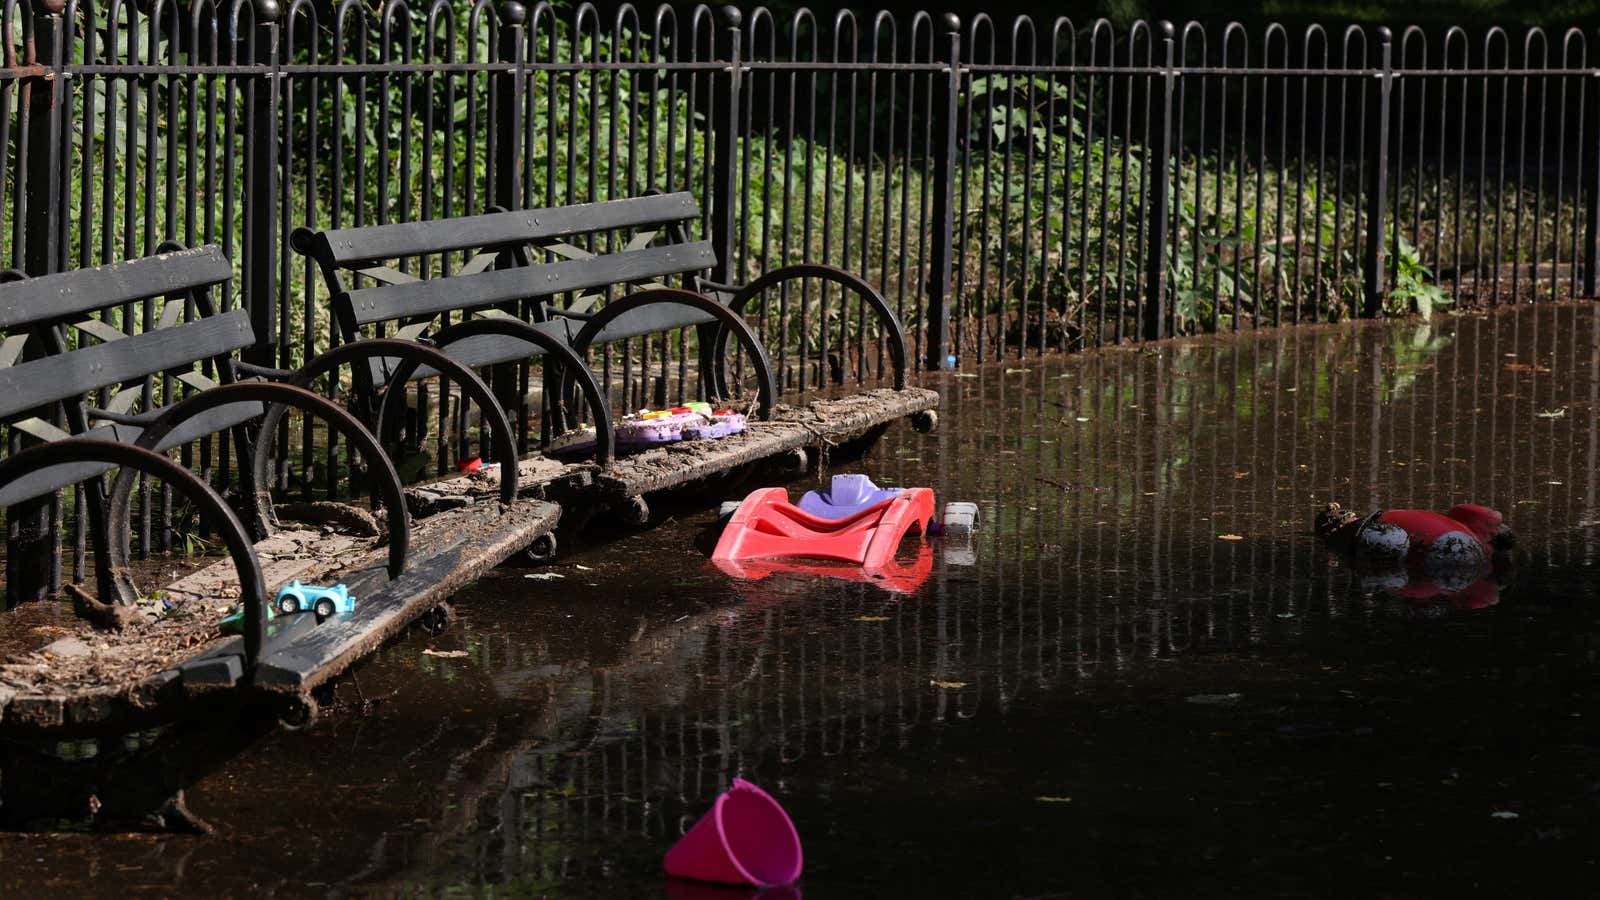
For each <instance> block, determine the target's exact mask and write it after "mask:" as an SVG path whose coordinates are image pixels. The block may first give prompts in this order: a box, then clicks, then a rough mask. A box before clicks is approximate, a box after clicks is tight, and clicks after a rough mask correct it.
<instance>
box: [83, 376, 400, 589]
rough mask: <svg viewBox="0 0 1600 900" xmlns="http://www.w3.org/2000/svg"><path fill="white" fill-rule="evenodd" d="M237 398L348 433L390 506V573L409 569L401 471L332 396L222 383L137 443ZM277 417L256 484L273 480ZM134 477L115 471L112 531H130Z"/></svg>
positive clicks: (259, 457)
mask: <svg viewBox="0 0 1600 900" xmlns="http://www.w3.org/2000/svg"><path fill="white" fill-rule="evenodd" d="M233 403H260V404H263V405H266V406H267V407H268V410H269V412H270V411H271V410H272V409H274V408H283V407H289V406H292V407H295V408H296V409H300V410H303V411H305V412H306V413H308V414H311V415H316V416H319V417H320V418H322V419H323V420H324V421H326V422H328V423H329V424H330V425H332V426H333V427H334V428H336V429H338V431H339V432H340V433H341V434H343V435H344V436H345V438H346V439H347V440H349V441H350V442H351V444H352V445H353V446H355V448H356V449H357V450H359V451H360V452H361V455H362V456H363V457H365V458H366V460H367V464H368V466H369V467H370V469H371V471H372V473H373V475H374V477H375V486H374V493H376V494H378V495H379V497H380V499H381V500H382V502H383V505H384V508H385V509H387V510H388V511H389V566H388V571H389V577H390V578H398V577H400V573H401V572H404V571H405V567H406V553H407V551H408V550H409V549H410V545H411V525H410V519H409V518H408V516H407V515H406V498H405V492H404V491H403V489H402V488H401V486H400V476H399V474H398V473H396V472H395V470H394V463H392V462H390V461H389V457H388V456H387V455H386V454H385V453H384V452H383V449H382V448H381V447H379V446H378V439H377V438H375V437H373V436H372V432H370V431H368V430H367V429H366V428H365V427H364V426H363V425H362V424H361V423H360V422H359V421H357V420H356V417H355V416H352V415H350V413H348V412H346V411H345V410H344V409H342V408H340V407H339V406H338V405H337V404H335V403H333V401H331V400H328V399H327V398H325V397H323V396H321V395H320V394H316V393H313V392H312V391H308V390H306V389H305V388H303V387H297V386H295V385H290V384H282V383H278V382H270V381H241V382H236V383H234V384H224V385H219V386H217V387H214V388H211V389H209V390H205V391H201V392H200V393H198V394H192V395H190V396H189V397H186V398H185V399H183V400H180V401H179V402H177V403H175V404H173V405H172V406H171V407H169V408H168V409H167V410H166V411H165V412H163V413H162V414H161V415H160V416H159V417H158V418H157V419H156V420H155V421H154V422H152V423H150V425H149V426H147V427H146V428H145V429H144V431H143V432H141V433H140V435H139V440H138V443H137V446H138V447H140V448H141V449H146V450H154V448H156V447H158V446H160V444H161V441H162V440H163V439H164V438H165V437H166V436H167V435H168V434H170V433H171V432H172V430H173V429H174V428H176V427H177V426H179V425H181V424H182V423H183V422H185V421H187V420H189V419H191V418H193V417H194V416H197V415H200V414H202V413H205V412H207V411H209V410H213V409H216V408H218V407H222V406H227V405H229V404H233ZM277 418H281V414H280V416H279V417H273V416H270V415H269V416H266V417H264V418H263V420H262V422H263V424H262V432H263V435H262V437H261V440H262V441H263V442H264V443H263V444H262V445H259V446H257V447H256V452H255V454H254V463H253V465H254V467H255V470H256V471H255V480H256V483H257V484H258V485H267V484H269V483H270V481H269V479H267V477H266V475H265V469H266V467H267V465H268V461H269V460H270V459H271V453H270V452H268V451H270V449H271V442H272V440H273V437H272V434H274V433H275V432H276V431H277V428H276V422H277ZM132 493H133V477H132V475H131V473H129V472H127V471H126V470H124V471H122V472H119V473H118V474H117V480H116V484H115V485H114V486H113V488H112V491H111V498H110V516H111V518H110V521H109V523H108V527H109V528H110V529H111V533H112V534H114V535H116V534H122V535H126V533H127V528H126V526H127V521H128V514H129V509H130V507H131V505H132V500H133V495H132ZM262 496H263V494H261V493H258V494H256V498H257V503H258V504H259V503H260V502H261V497H262ZM270 509H271V501H270V496H269V497H268V499H267V510H268V511H269V512H270ZM117 545H118V548H119V549H114V550H113V553H119V552H124V551H125V549H126V538H125V537H124V539H123V540H121V541H118V542H117ZM123 562H125V558H124V559H122V560H118V559H113V564H114V565H113V571H125V566H122V565H120V563H123Z"/></svg>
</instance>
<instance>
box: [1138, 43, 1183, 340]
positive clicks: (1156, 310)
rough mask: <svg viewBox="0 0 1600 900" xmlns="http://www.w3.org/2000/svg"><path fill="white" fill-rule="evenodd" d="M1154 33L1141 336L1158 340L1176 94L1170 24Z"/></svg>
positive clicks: (1162, 317)
mask: <svg viewBox="0 0 1600 900" xmlns="http://www.w3.org/2000/svg"><path fill="white" fill-rule="evenodd" d="M1156 30H1157V31H1158V32H1159V33H1160V35H1161V86H1160V88H1159V90H1160V95H1159V96H1158V97H1157V98H1156V102H1155V103H1154V104H1152V105H1151V107H1150V131H1151V134H1152V139H1151V146H1150V153H1151V156H1150V161H1149V163H1148V165H1149V166H1150V169H1151V172H1152V174H1151V179H1150V220H1149V222H1147V223H1146V225H1145V229H1146V233H1147V234H1148V235H1149V236H1150V237H1149V240H1148V242H1147V243H1146V244H1145V261H1144V264H1145V279H1144V285H1145V297H1144V337H1145V340H1150V341H1154V340H1159V339H1161V338H1163V337H1165V336H1166V329H1165V327H1164V326H1165V324H1166V320H1167V319H1166V299H1167V240H1168V238H1169V237H1170V234H1169V230H1168V229H1169V226H1170V225H1171V224H1172V190H1171V187H1172V98H1173V95H1174V94H1175V93H1176V91H1177V86H1178V74H1177V70H1176V69H1175V68H1174V57H1173V40H1172V39H1173V35H1174V34H1175V33H1176V30H1175V29H1174V28H1173V27H1172V23H1171V22H1166V21H1163V22H1161V23H1160V24H1159V25H1158V26H1157V27H1156Z"/></svg>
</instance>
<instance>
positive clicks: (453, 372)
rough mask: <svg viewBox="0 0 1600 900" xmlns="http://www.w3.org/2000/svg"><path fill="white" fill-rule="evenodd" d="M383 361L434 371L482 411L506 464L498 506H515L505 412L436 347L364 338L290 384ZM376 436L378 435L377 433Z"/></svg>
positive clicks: (512, 441)
mask: <svg viewBox="0 0 1600 900" xmlns="http://www.w3.org/2000/svg"><path fill="white" fill-rule="evenodd" d="M385 357H393V358H396V359H399V360H400V361H401V365H402V366H406V365H411V366H412V368H411V371H415V370H416V367H417V366H428V367H429V368H431V369H434V370H436V371H438V372H439V373H440V374H442V375H443V376H444V377H445V378H447V379H448V380H450V381H453V382H455V384H456V385H457V386H458V387H460V388H461V391H462V393H464V394H466V395H467V396H468V397H469V398H471V399H472V400H473V401H474V402H475V403H477V404H478V408H479V409H480V410H482V411H483V415H484V418H485V419H487V420H488V422H489V432H490V435H491V437H492V439H493V440H494V448H495V455H496V456H497V457H499V458H501V459H504V460H505V461H506V462H505V464H503V465H501V466H500V502H501V503H505V504H507V505H509V504H511V503H513V502H515V501H516V499H517V475H518V472H517V465H516V460H517V436H516V434H515V432H513V431H512V430H511V422H510V420H508V419H507V418H506V413H505V410H503V409H501V408H500V404H499V403H498V402H497V401H496V400H495V398H494V394H493V393H492V392H491V391H490V390H489V386H488V385H486V384H484V383H483V379H481V378H479V377H478V375H477V373H475V372H473V371H472V370H471V369H469V368H467V367H466V366H463V365H462V364H461V363H459V362H457V361H456V360H454V359H452V358H451V357H449V356H447V355H445V354H444V353H443V352H442V351H440V350H439V349H438V348H437V347H432V346H429V345H427V344H421V343H418V342H416V341H405V340H400V339H398V338H368V339H366V340H361V341H352V342H350V343H348V344H341V345H339V346H337V347H334V348H333V349H331V350H328V351H327V352H325V353H323V354H321V355H320V356H318V357H316V358H315V359H313V360H311V361H310V362H308V363H306V364H305V365H304V366H302V367H301V368H300V370H299V371H297V372H295V375H294V383H295V384H302V385H309V384H311V383H312V382H314V381H316V380H317V379H318V378H321V377H322V376H323V375H326V374H328V373H330V372H336V371H338V370H339V369H340V368H341V367H343V366H345V365H347V364H352V363H357V362H362V363H364V362H365V361H366V360H369V359H381V358H385ZM389 384H390V386H391V388H392V387H396V386H402V385H404V382H401V381H397V380H396V379H395V378H392V377H391V378H390V380H389ZM388 393H392V390H391V391H389V392H386V394H385V396H384V404H383V406H380V411H379V413H378V418H379V422H377V423H376V425H377V428H378V429H382V428H383V427H384V424H383V421H382V419H383V415H384V414H383V412H382V409H383V408H384V407H386V406H387V405H388V404H389V403H390V402H391V400H390V397H389V396H388ZM278 415H282V413H281V412H279V413H278ZM267 418H268V420H269V421H271V422H273V423H274V424H275V422H276V420H275V419H274V417H273V410H268V411H267ZM262 427H266V423H263V426H262ZM377 433H380V434H381V430H380V431H378V432H377Z"/></svg>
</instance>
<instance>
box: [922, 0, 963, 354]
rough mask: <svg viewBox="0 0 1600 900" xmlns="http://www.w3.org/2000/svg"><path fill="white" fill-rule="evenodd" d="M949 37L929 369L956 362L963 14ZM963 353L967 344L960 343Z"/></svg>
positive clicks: (948, 28)
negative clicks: (951, 344) (949, 345)
mask: <svg viewBox="0 0 1600 900" xmlns="http://www.w3.org/2000/svg"><path fill="white" fill-rule="evenodd" d="M944 30H945V36H946V39H947V41H948V43H949V46H950V51H949V59H948V62H949V63H950V72H949V76H948V77H947V78H946V80H945V84H944V90H943V94H944V96H943V98H942V99H943V101H944V102H942V103H940V104H938V113H937V115H938V116H939V124H940V125H942V126H943V127H942V128H939V129H936V132H935V133H937V134H939V139H938V140H937V142H936V143H935V144H934V147H933V252H932V254H931V257H930V259H929V266H928V309H927V313H926V314H925V317H924V318H925V320H926V323H927V325H926V327H927V342H928V343H927V347H928V355H927V359H926V360H925V365H926V366H927V368H929V369H940V368H945V367H951V366H950V364H951V361H952V360H954V358H955V357H954V354H951V353H949V352H948V351H946V349H945V341H946V340H948V339H949V335H950V303H951V301H952V300H953V299H954V298H952V297H951V296H950V293H951V288H952V287H954V284H955V278H954V274H955V273H954V272H953V271H952V269H953V266H954V262H955V246H954V245H955V225H956V219H955V205H956V196H955V195H956V167H955V156H956V153H957V152H958V151H957V126H958V125H959V121H958V119H959V116H960V109H959V106H958V104H959V103H960V101H961V19H960V17H959V16H957V15H956V14H955V13H945V16H944ZM955 350H956V352H957V353H959V352H961V348H959V347H957V348H955Z"/></svg>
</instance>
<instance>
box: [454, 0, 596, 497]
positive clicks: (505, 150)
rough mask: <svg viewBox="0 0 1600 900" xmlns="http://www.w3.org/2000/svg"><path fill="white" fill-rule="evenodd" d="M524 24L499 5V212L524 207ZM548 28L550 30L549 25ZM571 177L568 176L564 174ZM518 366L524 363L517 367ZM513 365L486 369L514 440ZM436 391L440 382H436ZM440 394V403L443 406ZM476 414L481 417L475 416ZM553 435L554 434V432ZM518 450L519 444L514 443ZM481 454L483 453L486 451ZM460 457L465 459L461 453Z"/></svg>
mask: <svg viewBox="0 0 1600 900" xmlns="http://www.w3.org/2000/svg"><path fill="white" fill-rule="evenodd" d="M527 21H528V8H527V7H526V6H524V5H522V4H521V3H518V2H517V0H506V2H504V3H501V4H500V34H499V44H500V47H499V50H498V52H497V54H496V56H497V58H498V59H499V60H500V61H501V62H503V63H509V64H510V65H511V68H510V69H505V70H501V71H500V72H497V73H495V75H494V76H493V77H494V78H495V79H496V80H497V81H498V82H499V85H498V88H499V89H498V90H497V91H495V94H494V102H495V106H496V109H495V134H494V161H493V169H492V171H491V172H490V173H489V177H490V178H492V179H493V180H494V182H493V184H492V185H490V188H489V196H490V197H491V198H493V200H492V202H493V203H494V204H495V205H497V206H499V207H501V208H502V209H522V208H523V206H524V205H525V204H524V202H523V193H522V155H521V154H520V153H519V152H518V148H519V147H520V146H521V145H522V143H523V141H524V139H525V137H526V135H525V133H524V132H525V130H526V129H525V128H524V125H523V110H524V108H526V104H527V100H528V98H527V96H526V95H525V94H524V93H523V92H524V90H525V89H526V88H527V85H526V84H525V77H526V76H525V74H524V65H525V63H526V62H527V56H526V55H525V48H526V46H527V44H526V38H525V36H524V34H525V30H526V23H527ZM551 27H554V26H553V25H552V26H551ZM568 177H569V178H570V177H571V173H570V172H569V173H568ZM504 309H505V311H506V312H508V313H511V314H512V315H522V314H524V313H525V310H519V309H517V308H516V307H515V306H514V305H512V306H507V307H505V308H504ZM522 365H523V366H524V367H525V366H526V364H525V363H524V364H522ZM518 368H519V366H518V365H517V364H515V363H499V364H497V365H494V366H491V367H490V369H489V382H490V385H489V386H490V388H491V389H493V391H494V395H495V399H496V400H497V401H499V403H500V407H501V408H502V409H504V410H505V411H506V414H507V415H508V416H512V417H514V418H515V419H516V420H517V435H518V437H519V439H520V438H522V436H523V435H526V434H527V432H528V428H527V425H528V410H527V409H525V408H524V402H523V397H524V396H525V394H526V392H525V391H523V390H521V389H520V387H521V377H520V373H519V372H518ZM554 368H555V367H554V366H545V367H544V373H543V374H544V381H543V385H544V393H543V395H542V396H543V397H544V398H545V400H544V403H545V406H546V407H547V408H548V407H549V406H550V404H551V403H552V402H553V401H555V402H559V401H557V400H556V393H557V390H558V389H557V387H556V385H557V384H559V381H558V379H557V378H556V377H555V376H556V375H557V374H558V373H556V372H554V371H552V370H553V369H554ZM440 386H441V390H442V389H443V382H441V383H440ZM444 400H445V398H444V396H443V394H442V393H441V395H440V401H441V402H444ZM479 414H480V415H481V414H482V412H481V411H480V413H479ZM557 424H558V425H559V426H560V428H566V427H567V425H566V423H565V421H561V422H558V423H557ZM550 425H551V418H550V415H549V414H548V413H546V414H545V415H544V416H543V421H542V422H541V424H540V430H541V433H545V432H547V431H549V430H550ZM558 430H559V429H558ZM519 446H520V444H519ZM482 449H484V450H487V449H488V448H487V447H483V448H482ZM462 455H463V456H466V455H470V454H467V453H463V454H462ZM500 462H502V463H503V464H505V465H515V461H514V460H501V461H500Z"/></svg>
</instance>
